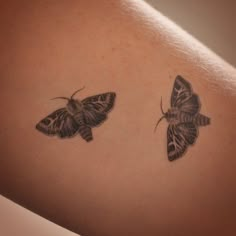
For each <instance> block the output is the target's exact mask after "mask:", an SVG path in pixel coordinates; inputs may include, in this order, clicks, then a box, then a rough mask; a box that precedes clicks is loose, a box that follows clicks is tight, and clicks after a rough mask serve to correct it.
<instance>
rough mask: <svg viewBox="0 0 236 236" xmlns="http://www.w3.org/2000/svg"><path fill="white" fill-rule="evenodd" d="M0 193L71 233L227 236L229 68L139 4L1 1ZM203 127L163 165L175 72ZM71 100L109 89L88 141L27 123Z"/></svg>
mask: <svg viewBox="0 0 236 236" xmlns="http://www.w3.org/2000/svg"><path fill="white" fill-rule="evenodd" d="M1 11H2V14H1V16H0V17H1V21H0V22H1V28H0V29H1V39H0V40H1V44H0V45H1V56H0V60H1V61H0V65H1V70H0V78H1V79H0V83H1V84H0V105H1V127H0V141H1V142H0V193H1V194H2V195H3V196H5V197H7V198H9V199H11V200H13V201H15V202H16V203H19V204H20V205H22V206H24V207H26V208H28V209H30V210H32V211H33V212H35V213H37V214H39V215H41V216H43V217H45V218H47V219H49V220H51V221H53V222H55V223H57V224H59V225H61V226H63V227H65V228H67V229H70V230H72V231H74V232H76V233H79V234H81V235H88V236H90V235H91V236H116V235H117V236H118V235H124V236H126V235H127V236H139V235H140V236H141V235H142V236H143V235H147V236H156V235H163V236H169V235H171V236H172V235H174V236H185V235H186V236H187V235H193V236H194V235H206V236H208V235H234V234H235V233H236V224H235V217H236V203H235V199H236V191H235V189H236V184H235V177H236V176H235V169H236V160H235V156H236V148H235V141H234V139H235V135H236V133H235V124H234V122H235V120H236V119H235V118H236V112H235V105H236V98H235V96H236V72H235V69H234V68H232V67H231V66H230V65H228V64H227V63H225V62H224V61H223V60H222V59H220V58H218V57H217V56H216V55H215V54H214V53H212V52H211V51H209V50H208V49H207V48H205V47H204V46H202V45H201V44H200V43H198V42H197V41H196V40H195V39H193V38H192V37H191V36H189V35H188V34H187V33H185V32H183V31H182V30H181V29H179V28H178V27H177V26H175V25H174V24H173V23H171V22H170V21H169V20H167V19H166V18H165V17H163V16H162V15H161V14H159V13H158V12H157V11H155V10H153V9H152V8H151V7H149V6H148V5H146V4H145V3H143V2H141V1H138V0H137V1H136V0H133V1H128V0H124V1H117V0H110V1H105V0H100V1H95V0H91V1H85V0H84V1H82V0H81V1H57V3H56V4H55V2H54V1H43V2H42V1H21V2H19V1H11V2H1ZM177 75H182V76H183V77H184V78H185V79H186V80H188V81H189V82H190V83H191V85H192V87H193V90H194V92H196V93H197V94H198V96H199V98H200V101H201V113H203V114H205V115H207V116H209V117H210V118H211V124H210V125H208V126H206V127H200V128H199V136H198V138H197V140H196V143H195V145H194V146H191V147H189V148H188V150H187V152H186V153H185V155H184V156H183V157H181V158H180V159H178V160H176V161H174V162H169V161H168V158H167V151H166V146H167V137H166V132H167V126H168V123H167V122H166V120H163V121H162V122H161V123H160V124H159V126H158V128H157V131H156V133H154V132H153V130H154V127H155V124H156V122H157V120H158V119H159V118H160V117H161V116H162V114H161V110H160V100H161V97H162V99H163V108H164V111H166V110H167V109H168V108H170V96H171V92H172V88H173V84H174V80H175V77H176V76H177ZM84 85H85V86H86V88H85V89H84V90H83V91H81V92H80V93H78V94H77V95H76V97H77V98H79V99H83V98H85V97H88V96H91V95H95V94H100V93H103V92H110V91H113V92H116V94H117V98H116V101H115V106H114V109H113V110H112V111H111V112H110V113H109V114H108V119H107V120H106V121H105V122H104V123H103V124H102V125H101V126H99V127H98V128H93V136H94V140H93V141H92V142H89V143H87V142H85V141H84V140H83V139H82V138H81V137H79V136H78V137H74V138H71V139H66V140H65V139H60V138H58V137H47V136H45V135H43V134H42V133H40V132H38V131H37V130H36V129H35V125H36V124H37V123H38V122H39V121H40V119H42V118H43V117H45V116H47V115H48V114H50V113H51V112H53V111H55V110H56V109H58V108H61V107H65V106H66V101H63V100H55V101H50V99H51V98H53V97H57V96H66V97H69V96H70V95H71V94H72V93H73V92H74V91H75V90H77V89H79V88H81V87H83V86H84Z"/></svg>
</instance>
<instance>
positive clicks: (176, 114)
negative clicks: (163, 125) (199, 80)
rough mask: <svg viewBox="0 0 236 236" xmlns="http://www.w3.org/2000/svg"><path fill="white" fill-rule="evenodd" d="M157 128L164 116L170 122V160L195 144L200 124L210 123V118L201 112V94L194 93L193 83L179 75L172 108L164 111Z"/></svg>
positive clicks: (168, 148) (168, 137)
mask: <svg viewBox="0 0 236 236" xmlns="http://www.w3.org/2000/svg"><path fill="white" fill-rule="evenodd" d="M160 107H161V112H162V114H163V116H162V117H161V118H160V119H159V120H158V122H157V124H156V127H155V131H156V128H157V126H158V124H159V123H160V121H161V120H162V119H163V118H166V120H167V122H168V123H169V126H168V129H167V153H168V159H169V161H173V160H175V159H177V158H179V157H181V156H183V154H184V153H185V151H186V150H187V148H188V146H189V145H193V144H194V143H195V141H196V139H197V136H198V126H205V125H209V124H210V118H208V117H207V116H204V115H202V114H200V113H199V111H200V107H201V104H200V100H199V96H198V95H197V94H195V93H193V91H192V88H191V85H190V83H189V82H187V81H186V80H185V79H184V78H183V77H181V76H180V75H178V76H177V77H176V79H175V83H174V87H173V90H172V94H171V108H170V109H168V111H167V112H164V111H163V108H162V99H161V104H160Z"/></svg>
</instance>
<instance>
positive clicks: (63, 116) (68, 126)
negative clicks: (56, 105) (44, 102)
mask: <svg viewBox="0 0 236 236" xmlns="http://www.w3.org/2000/svg"><path fill="white" fill-rule="evenodd" d="M36 129H38V130H39V131H41V132H43V133H44V134H46V135H58V136H59V137H61V138H66V137H72V136H73V135H75V134H76V132H77V131H78V125H77V123H76V122H75V121H74V119H73V118H72V117H71V115H70V114H69V113H68V112H67V110H66V108H61V109H58V110H56V111H54V112H53V113H51V114H50V115H48V116H47V117H46V118H44V119H42V120H41V121H40V122H39V123H38V124H37V125H36Z"/></svg>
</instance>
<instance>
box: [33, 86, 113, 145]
mask: <svg viewBox="0 0 236 236" xmlns="http://www.w3.org/2000/svg"><path fill="white" fill-rule="evenodd" d="M82 89H83V88H82ZM82 89H79V90H77V91H75V92H74V93H73V94H72V96H71V97H70V98H66V97H56V98H54V99H66V100H68V103H67V105H66V107H65V108H61V109H58V110H56V111H54V112H53V113H52V114H50V115H49V116H47V117H46V118H44V119H43V120H41V121H40V122H39V123H38V124H37V125H36V129H38V130H39V131H41V132H43V133H44V134H46V135H50V136H53V135H57V136H58V137H60V138H69V137H73V136H75V135H76V134H78V133H79V134H80V135H81V137H82V138H83V139H85V140H86V141H87V142H89V141H91V140H92V139H93V135H92V128H93V127H96V126H98V125H100V124H101V123H102V122H104V121H105V120H106V119H107V113H108V112H109V111H110V110H111V109H112V108H113V106H114V102H115V98H116V94H115V93H113V92H110V93H104V94H99V95H95V96H92V97H88V98H85V99H84V100H82V101H79V100H76V99H74V98H73V97H74V95H75V94H76V93H77V92H79V91H80V90H82Z"/></svg>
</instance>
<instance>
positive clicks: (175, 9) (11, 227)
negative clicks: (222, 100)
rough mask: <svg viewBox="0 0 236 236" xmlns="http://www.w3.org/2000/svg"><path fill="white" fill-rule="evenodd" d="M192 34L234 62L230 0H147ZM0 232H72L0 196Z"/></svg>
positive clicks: (232, 4)
mask: <svg viewBox="0 0 236 236" xmlns="http://www.w3.org/2000/svg"><path fill="white" fill-rule="evenodd" d="M149 2H150V3H151V4H153V5H154V6H155V7H156V8H157V9H158V10H159V11H160V12H162V13H163V14H165V15H167V16H169V17H170V18H171V19H172V20H174V21H176V22H177V23H178V24H179V25H181V26H182V27H183V28H184V29H186V30H187V31H189V32H190V33H192V34H193V35H194V36H195V37H196V38H198V39H199V40H200V41H202V42H203V43H205V44H206V45H207V46H208V47H210V48H211V49H213V50H214V51H215V52H216V53H218V54H219V55H220V56H222V57H223V58H225V59H226V60H227V61H228V62H230V63H231V64H232V65H236V58H235V54H234V53H233V43H234V42H235V35H234V32H233V30H232V29H233V28H234V27H233V23H234V22H235V20H236V19H235V16H234V14H233V13H234V12H233V11H234V9H235V1H234V0H232V1H231V0H227V1H223V0H218V1H212V0H204V1H203V0H200V1H197V0H178V1H177V0H149ZM0 235H4V236H13V235H18V236H21V235H22V236H23V235H24V236H25V235H35V236H44V235H45V236H46V235H57V236H62V235H63V236H72V235H75V234H73V233H71V232H69V231H67V230H65V229H62V228H61V227H59V226H56V225H54V224H52V223H51V222H49V221H46V220H44V219H42V218H41V217H39V216H37V215H35V214H33V213H31V212H29V211H27V210H25V209H23V208H21V207H19V206H17V205H16V204H14V203H11V202H10V201H8V200H6V199H4V198H2V197H1V198H0Z"/></svg>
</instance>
